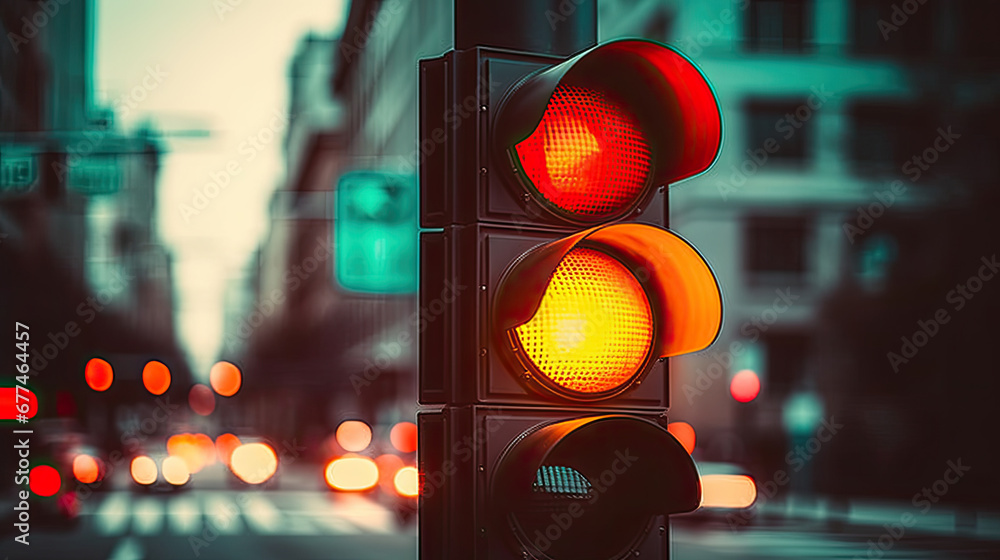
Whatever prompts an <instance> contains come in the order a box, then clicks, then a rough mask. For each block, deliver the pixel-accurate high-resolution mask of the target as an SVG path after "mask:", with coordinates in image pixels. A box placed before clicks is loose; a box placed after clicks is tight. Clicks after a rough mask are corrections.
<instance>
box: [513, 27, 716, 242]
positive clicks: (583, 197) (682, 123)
mask: <svg viewBox="0 0 1000 560" xmlns="http://www.w3.org/2000/svg"><path fill="white" fill-rule="evenodd" d="M493 140H494V142H495V144H496V146H497V148H498V150H499V151H500V152H502V153H504V154H505V155H506V158H507V159H508V160H509V161H510V163H511V164H512V165H511V167H512V169H513V170H514V172H515V173H516V174H517V176H518V179H519V181H518V182H519V184H520V185H521V186H522V187H523V188H524V189H525V190H526V191H527V193H528V195H529V196H530V197H532V198H533V199H534V200H535V201H536V202H537V203H538V204H539V205H540V206H541V207H542V208H544V209H545V210H547V211H549V212H550V213H551V214H553V215H554V216H556V217H557V218H559V219H560V220H562V221H565V222H569V223H574V224H594V223H600V222H604V221H608V220H612V219H617V218H620V217H622V216H624V215H626V214H627V213H628V212H630V211H632V210H633V209H634V208H636V207H638V206H641V205H642V204H643V203H644V202H645V201H647V200H648V198H649V195H650V193H651V189H652V188H653V187H656V186H659V185H663V184H667V183H674V182H677V181H680V180H681V179H685V178H688V177H691V176H693V175H696V174H698V173H701V172H702V171H704V170H706V169H708V167H709V166H711V164H712V163H713V162H714V160H715V157H716V155H717V154H718V152H719V147H720V144H721V141H722V119H721V114H720V111H719V106H718V101H717V99H716V97H715V94H714V93H713V92H712V89H711V86H710V85H709V83H708V81H707V80H706V79H705V77H704V76H703V75H702V74H701V72H700V70H698V68H697V67H696V66H694V64H692V63H691V62H690V61H689V60H688V59H687V58H686V57H685V56H684V55H682V54H680V53H679V52H677V51H676V50H674V49H672V48H671V47H667V46H664V45H660V44H657V43H652V42H648V41H637V40H626V41H616V42H612V43H607V44H604V45H601V46H598V47H594V48H593V49H590V50H588V51H585V52H583V53H581V54H579V55H577V56H575V57H573V58H571V59H569V60H567V61H565V62H563V63H561V64H558V65H556V66H552V67H548V68H545V69H543V70H541V71H539V72H538V73H536V74H534V75H532V76H530V77H528V78H527V79H525V80H524V81H523V83H521V84H519V85H518V86H517V87H514V88H512V89H511V90H510V93H509V94H508V96H507V97H506V98H505V99H504V100H503V101H502V105H501V108H500V110H499V111H498V113H497V116H496V122H495V127H494V138H493Z"/></svg>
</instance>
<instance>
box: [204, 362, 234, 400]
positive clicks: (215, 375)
mask: <svg viewBox="0 0 1000 560" xmlns="http://www.w3.org/2000/svg"><path fill="white" fill-rule="evenodd" d="M208 379H209V383H211V384H212V389H214V390H215V392H216V393H218V394H220V395H222V396H223V397H231V396H233V395H235V394H236V393H237V392H239V390H240V387H242V386H243V373H242V372H240V368H238V367H236V364H233V363H230V362H216V364H215V365H214V366H212V369H211V371H210V372H209V374H208Z"/></svg>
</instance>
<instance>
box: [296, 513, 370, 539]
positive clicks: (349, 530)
mask: <svg viewBox="0 0 1000 560" xmlns="http://www.w3.org/2000/svg"><path fill="white" fill-rule="evenodd" d="M295 515H297V516H300V517H304V518H308V519H309V520H311V521H312V522H313V523H315V524H317V525H319V526H321V527H325V528H326V529H328V530H329V531H330V532H331V533H333V534H336V535H360V534H361V529H360V528H359V527H358V526H357V525H354V524H353V523H350V522H348V521H346V520H344V519H341V518H339V517H336V516H335V515H332V514H322V513H297V514H295Z"/></svg>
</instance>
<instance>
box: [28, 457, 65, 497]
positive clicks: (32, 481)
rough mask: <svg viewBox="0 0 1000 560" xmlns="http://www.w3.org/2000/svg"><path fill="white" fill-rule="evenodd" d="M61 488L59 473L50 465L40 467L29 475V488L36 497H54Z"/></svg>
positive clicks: (32, 470)
mask: <svg viewBox="0 0 1000 560" xmlns="http://www.w3.org/2000/svg"><path fill="white" fill-rule="evenodd" d="M61 486H62V477H61V476H59V471H57V470H56V469H55V468H53V467H51V466H49V465H38V466H37V467H35V468H33V469H31V472H29V473H28V487H29V488H31V491H32V492H33V493H34V494H35V495H36V496H45V497H48V496H53V495H55V493H56V492H58V491H59V488H60V487H61Z"/></svg>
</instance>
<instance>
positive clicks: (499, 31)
mask: <svg viewBox="0 0 1000 560" xmlns="http://www.w3.org/2000/svg"><path fill="white" fill-rule="evenodd" d="M596 43H597V0H546V1H542V2H539V1H538V0H508V1H505V2H483V1H482V0H455V49H456V50H466V49H471V48H475V47H494V48H500V49H509V50H514V51H522V52H532V53H538V54H549V55H556V56H569V55H571V54H574V53H577V52H580V51H582V50H584V49H587V48H589V47H592V46H594V45H595V44H596Z"/></svg>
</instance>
